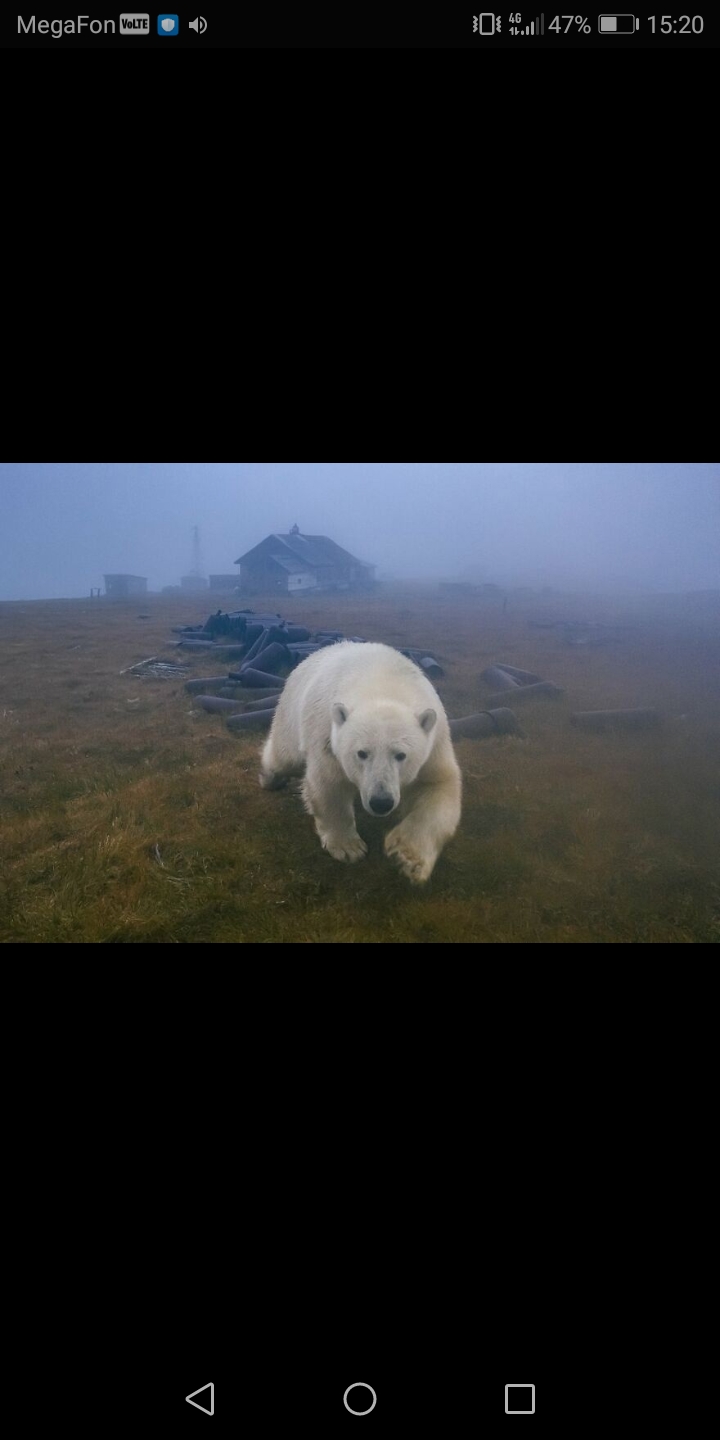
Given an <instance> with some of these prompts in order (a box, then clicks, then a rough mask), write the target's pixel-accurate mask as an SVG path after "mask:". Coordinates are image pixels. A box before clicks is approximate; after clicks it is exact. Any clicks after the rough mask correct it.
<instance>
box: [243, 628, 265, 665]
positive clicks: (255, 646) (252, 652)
mask: <svg viewBox="0 0 720 1440" xmlns="http://www.w3.org/2000/svg"><path fill="white" fill-rule="evenodd" d="M267 633H268V632H267V630H265V629H263V630H261V631H260V634H259V635H258V636H257V637H256V639H255V640H254V641H253V643H252V645H251V646H250V649H249V650H248V651H247V653H246V655H245V663H246V664H249V662H250V661H251V660H254V659H255V656H256V655H257V654H259V652H260V648H261V646H262V643H263V640H264V639H265V636H266V635H267Z"/></svg>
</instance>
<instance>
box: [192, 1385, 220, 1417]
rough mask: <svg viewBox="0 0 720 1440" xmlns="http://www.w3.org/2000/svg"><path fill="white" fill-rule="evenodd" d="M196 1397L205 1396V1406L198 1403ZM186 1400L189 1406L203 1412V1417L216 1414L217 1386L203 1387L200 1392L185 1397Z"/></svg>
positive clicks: (193, 1391) (196, 1391)
mask: <svg viewBox="0 0 720 1440" xmlns="http://www.w3.org/2000/svg"><path fill="white" fill-rule="evenodd" d="M208 1390H209V1391H210V1394H209V1395H208V1393H207V1392H208ZM196 1395H204V1396H205V1401H204V1404H202V1405H200V1404H198V1401H197V1400H196V1399H195V1398H194V1397H195V1396H196ZM185 1399H186V1400H187V1403H188V1405H194V1406H195V1409H196V1410H202V1412H203V1415H214V1414H215V1386H214V1385H213V1384H212V1383H211V1384H209V1385H201V1386H200V1389H199V1390H192V1391H191V1393H190V1394H189V1395H186V1396H185Z"/></svg>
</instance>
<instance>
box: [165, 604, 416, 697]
mask: <svg viewBox="0 0 720 1440" xmlns="http://www.w3.org/2000/svg"><path fill="white" fill-rule="evenodd" d="M173 633H174V634H176V635H181V636H182V638H181V639H180V640H177V641H176V642H175V643H176V645H177V646H178V648H179V649H183V650H205V651H209V652H212V653H213V654H214V655H217V656H218V657H219V658H220V657H221V658H222V659H223V660H226V659H230V660H237V661H238V668H237V670H231V671H229V673H228V677H227V678H228V679H230V680H236V681H238V683H239V684H241V685H247V686H251V687H253V686H254V687H256V688H257V687H265V688H266V689H267V688H268V687H270V688H273V689H275V688H281V681H280V680H279V679H278V677H279V676H280V675H281V674H282V673H283V672H286V671H290V670H293V669H294V668H295V666H296V665H299V664H300V662H301V660H305V659H307V656H308V655H312V654H313V653H314V652H315V651H316V650H322V649H323V647H324V646H325V645H335V644H337V642H338V640H353V641H355V643H356V644H360V645H362V644H364V643H365V639H364V636H362V635H344V634H343V633H342V631H341V630H315V631H311V630H309V629H308V628H307V627H306V626H305V625H296V624H294V623H291V622H290V621H288V620H283V618H282V616H280V615H278V614H267V615H264V614H256V613H255V611H254V610H235V611H233V612H232V613H231V614H228V615H224V614H223V612H222V611H221V610H218V611H217V613H216V614H215V615H211V616H210V618H209V619H208V620H206V622H205V624H204V625H179V626H176V627H175V629H174V632H173ZM401 654H403V655H407V656H408V658H409V659H410V660H414V662H415V664H416V665H419V666H420V668H421V669H422V670H424V671H425V673H426V674H427V675H431V676H441V675H442V674H443V671H442V668H441V666H440V665H439V664H438V662H437V660H436V659H435V656H434V655H431V654H430V653H429V651H427V650H417V649H406V650H402V651H401ZM214 678H218V677H214Z"/></svg>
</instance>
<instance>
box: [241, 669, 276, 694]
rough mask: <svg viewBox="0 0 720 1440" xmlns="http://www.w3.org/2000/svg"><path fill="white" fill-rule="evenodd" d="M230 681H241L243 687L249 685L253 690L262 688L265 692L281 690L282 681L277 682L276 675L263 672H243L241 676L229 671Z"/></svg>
mask: <svg viewBox="0 0 720 1440" xmlns="http://www.w3.org/2000/svg"><path fill="white" fill-rule="evenodd" d="M230 678H231V680H242V683H243V685H250V686H252V687H253V688H254V689H255V690H258V689H259V688H260V687H263V688H264V689H266V690H282V688H283V685H284V684H285V681H284V680H279V679H278V677H277V675H266V673H265V671H264V670H243V672H242V675H238V674H237V673H236V672H235V671H232V670H231V671H230Z"/></svg>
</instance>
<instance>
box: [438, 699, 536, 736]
mask: <svg viewBox="0 0 720 1440" xmlns="http://www.w3.org/2000/svg"><path fill="white" fill-rule="evenodd" d="M518 730H519V726H518V721H517V715H513V712H512V710H506V709H505V708H504V707H503V706H501V707H500V708H499V709H495V710H481V711H480V712H479V714H477V715H463V716H461V717H460V719H459V720H451V721H450V734H451V735H452V738H453V740H462V739H473V740H479V739H483V738H484V737H485V736H487V735H512V734H514V733H517V732H518Z"/></svg>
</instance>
